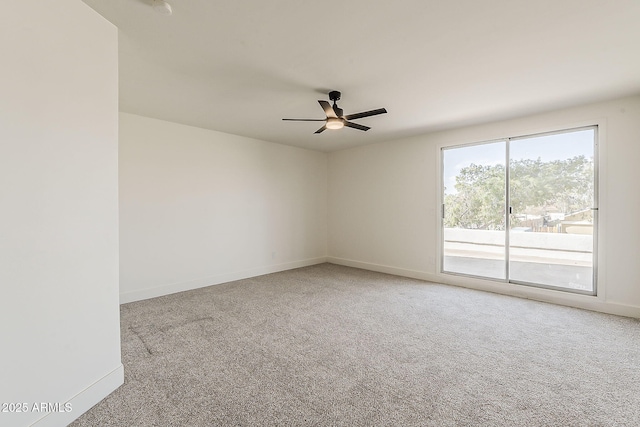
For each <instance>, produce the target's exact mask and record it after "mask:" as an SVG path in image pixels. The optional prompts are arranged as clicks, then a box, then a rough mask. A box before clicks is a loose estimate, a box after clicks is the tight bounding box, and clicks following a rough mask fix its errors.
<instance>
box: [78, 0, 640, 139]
mask: <svg viewBox="0 0 640 427" xmlns="http://www.w3.org/2000/svg"><path fill="white" fill-rule="evenodd" d="M84 1H85V3H87V4H88V5H89V6H91V7H92V8H94V9H95V10H96V11H98V12H99V13H100V14H102V15H103V16H104V17H105V18H106V19H108V20H109V21H111V22H113V23H114V24H115V25H116V26H117V27H118V28H119V47H120V59H119V62H120V63H119V67H120V109H121V111H125V112H130V113H134V114H140V115H144V116H148V117H154V118H158V119H163V120H169V121H173V122H177V123H183V124H187V125H193V126H198V127H202V128H208V129H214V130H218V131H222V132H228V133H233V134H237V135H243V136H248V137H252V138H257V139H262V140H266V141H272V142H277V143H282V144H288V145H296V146H300V147H305V148H310V149H314V150H322V151H332V150H338V149H343V148H347V147H352V146H356V145H362V144H368V143H374V142H379V141H383V140H390V139H396V138H400V137H405V136H411V135H416V134H421V133H426V132H431V131H436V130H442V129H447V128H452V127H459V126H464V125H469V124H475V123H482V122H487V121H493V120H499V119H505V118H511V117H517V116H521V115H525V114H531V113H536V112H542V111H547V110H551V109H557V108H562V107H567V106H571V105H576V104H581V103H585V102H591V101H599V100H604V99H610V98H614V97H618V96H623V95H630V94H636V93H640V25H639V24H638V22H640V1H638V0H535V1H531V0H528V1H520V0H485V1H477V0H460V1H444V0H438V1H426V0H397V1H394V2H371V1H365V0H350V1H344V0H343V1H336V0H324V1H322V2H319V1H314V2H310V1H300V0H271V1H226V2H222V1H213V0H169V2H170V3H171V5H172V7H173V15H172V16H163V15H161V14H159V13H156V12H155V11H154V10H153V8H152V7H151V0H84ZM329 90H340V91H341V92H342V100H341V101H340V102H339V105H340V107H342V108H343V109H344V111H345V113H346V114H348V113H355V112H360V111H364V110H371V109H375V108H380V107H385V108H386V109H387V110H388V114H384V115H380V116H375V117H369V118H364V119H360V120H358V121H357V122H358V123H360V124H363V125H367V126H370V127H371V128H372V129H371V130H370V131H368V132H361V131H357V130H353V129H348V128H345V129H341V130H338V131H326V132H323V133H322V134H319V135H314V134H313V132H314V131H315V130H316V129H318V128H319V127H320V125H321V124H322V123H320V124H318V123H313V122H311V123H309V122H306V123H305V122H284V121H282V120H281V119H282V118H285V117H293V118H324V114H323V111H322V110H321V108H320V106H319V105H318V102H317V100H318V99H327V100H328V97H327V93H328V92H329Z"/></svg>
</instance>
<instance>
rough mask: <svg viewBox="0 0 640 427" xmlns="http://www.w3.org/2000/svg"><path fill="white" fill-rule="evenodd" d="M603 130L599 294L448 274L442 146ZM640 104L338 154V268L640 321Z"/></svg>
mask: <svg viewBox="0 0 640 427" xmlns="http://www.w3.org/2000/svg"><path fill="white" fill-rule="evenodd" d="M592 124H599V125H600V132H599V134H600V234H599V258H598V263H599V265H598V267H599V277H598V279H599V285H598V296H597V297H590V296H584V295H574V294H568V293H562V292H558V291H550V290H544V289H536V288H530V287H524V286H518V285H512V284H504V283H497V282H490V281H484V280H474V279H469V278H462V277H457V276H451V275H444V274H441V273H439V272H438V267H437V265H438V259H439V251H440V249H439V242H440V228H439V221H438V214H439V212H440V209H439V206H440V200H439V197H440V196H439V188H440V148H441V147H443V146H449V145H457V144H465V143H472V142H480V141H486V140H492V139H498V138H503V137H509V136H517V135H526V134H530V133H536V132H544V131H551V130H558V129H564V128H571V127H576V126H583V125H592ZM638 165H640V97H629V98H625V99H619V100H615V101H611V102H604V103H598V104H593V105H586V106H582V107H577V108H571V109H566V110H561V111H556V112H550V113H546V114H540V115H536V116H531V117H525V118H521V119H517V120H509V121H504V122H498V123H491V124H486V125H481V126H472V127H466V128H461V129H456V130H451V131H445V132H440V133H435V134H430V135H424V136H421V137H415V138H409V139H404V140H398V141H389V142H385V143H381V144H376V145H371V146H365V147H359V148H354V149H350V150H344V151H338V152H333V153H330V154H329V190H328V191H329V196H328V197H329V237H328V251H329V261H331V262H336V263H340V264H346V265H352V266H357V267H363V268H369V269H373V270H378V271H385V272H389V273H396V274H401V275H407V276H411V277H418V278H423V279H427V280H435V281H439V282H444V283H450V284H456V285H462V286H469V287H475V288H478V289H484V290H490V291H495V292H501V293H506V294H512V295H519V296H524V297H528V298H535V299H540V300H545V301H550V302H555V303H561V304H567V305H573V306H578V307H584V308H591V309H596V310H601V311H607V312H612V313H618V314H623V315H631V316H636V317H640V279H638V277H639V274H638V273H640V271H639V270H638V259H640V238H639V237H638V236H640V220H639V218H640V192H638V191H637V189H636V183H637V182H638V181H639V180H640V168H639V167H638Z"/></svg>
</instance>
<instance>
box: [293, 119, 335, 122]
mask: <svg viewBox="0 0 640 427" xmlns="http://www.w3.org/2000/svg"><path fill="white" fill-rule="evenodd" d="M282 120H288V121H290V122H326V121H327V119H282Z"/></svg>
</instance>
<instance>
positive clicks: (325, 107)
mask: <svg viewBox="0 0 640 427" xmlns="http://www.w3.org/2000/svg"><path fill="white" fill-rule="evenodd" d="M318 103H320V106H321V107H322V109H323V110H324V113H325V114H326V115H327V117H331V118H334V119H337V118H338V116H336V112H335V111H333V107H331V104H329V103H328V102H327V101H321V100H318Z"/></svg>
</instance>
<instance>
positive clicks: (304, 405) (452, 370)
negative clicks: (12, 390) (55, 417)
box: [72, 264, 640, 426]
mask: <svg viewBox="0 0 640 427" xmlns="http://www.w3.org/2000/svg"><path fill="white" fill-rule="evenodd" d="M121 331H122V358H123V363H124V367H125V383H124V385H123V386H122V387H120V388H119V389H118V390H116V391H115V392H114V393H113V394H111V395H110V396H109V397H107V398H106V399H105V400H103V401H102V402H100V403H99V404H98V405H96V406H95V407H94V408H92V409H91V410H90V411H89V412H87V413H86V414H84V415H83V416H82V417H80V419H78V420H77V421H76V422H74V423H73V424H72V425H73V426H97V425H100V426H122V425H135V426H159V425H162V426H186V425H188V426H212V425H219V426H226V425H234V426H238V425H240V426H244V425H246V426H271V425H296V426H298V425H303V426H304V425H314V426H324V425H327V426H329V425H331V426H374V425H376V426H377V425H403V426H411V425H415V426H478V425H483V426H516V425H517V426H559V425H562V426H574V425H575V426H608V425H612V426H613V425H616V426H636V425H640V370H639V369H638V365H639V363H640V320H638V319H631V318H625V317H618V316H613V315H606V314H602V313H596V312H591V311H586V310H580V309H575V308H569V307H562V306H556V305H552V304H546V303H541V302H536V301H530V300H525V299H520V298H515V297H509V296H503V295H497V294H491V293H486V292H481V291H475V290H470V289H465V288H458V287H452V286H446V285H439V284H433V283H429V282H423V281H420V280H413V279H407V278H403V277H397V276H392V275H387V274H381V273H375V272H370V271H365V270H360V269H354V268H349V267H343V266H338V265H333V264H320V265H316V266H311V267H305V268H300V269H296V270H289V271H285V272H281V273H275V274H269V275H265V276H260V277H255V278H250V279H246V280H240V281H235V282H230V283H226V284H222V285H216V286H210V287H206V288H201V289H197V290H192V291H187V292H182V293H178V294H173V295H168V296H164V297H159V298H154V299H150V300H145V301H138V302H134V303H130V304H125V305H122V306H121Z"/></svg>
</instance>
